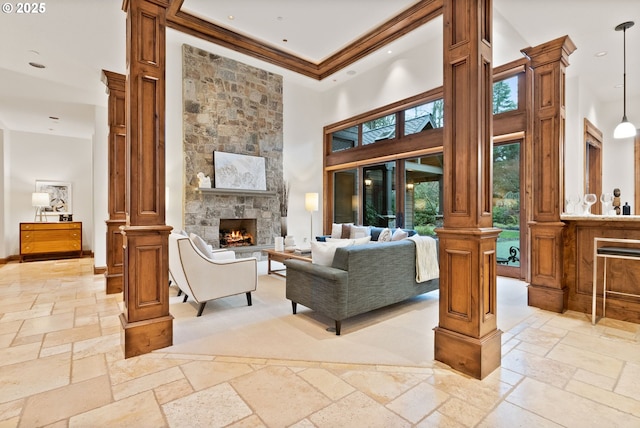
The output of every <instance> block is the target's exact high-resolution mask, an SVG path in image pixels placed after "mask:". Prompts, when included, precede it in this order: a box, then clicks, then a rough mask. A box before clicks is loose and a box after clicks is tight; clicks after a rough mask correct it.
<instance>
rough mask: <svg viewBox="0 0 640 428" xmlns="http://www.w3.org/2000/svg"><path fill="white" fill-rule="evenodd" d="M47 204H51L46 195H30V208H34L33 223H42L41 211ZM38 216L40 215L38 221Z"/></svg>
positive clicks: (35, 193) (37, 193) (36, 193)
mask: <svg viewBox="0 0 640 428" xmlns="http://www.w3.org/2000/svg"><path fill="white" fill-rule="evenodd" d="M49 203H51V201H50V199H49V194H48V193H44V192H42V193H40V192H34V193H32V194H31V206H33V207H36V215H35V217H34V218H33V221H41V222H42V211H44V207H48V206H49ZM38 214H39V215H40V220H38Z"/></svg>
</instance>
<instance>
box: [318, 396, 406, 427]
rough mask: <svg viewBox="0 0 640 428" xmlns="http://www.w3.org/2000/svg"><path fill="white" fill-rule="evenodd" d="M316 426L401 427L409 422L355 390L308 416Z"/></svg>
mask: <svg viewBox="0 0 640 428" xmlns="http://www.w3.org/2000/svg"><path fill="white" fill-rule="evenodd" d="M308 419H309V420H310V421H311V422H312V423H313V424H314V425H315V426H316V427H318V428H325V427H367V428H377V427H380V428H388V427H394V428H402V427H410V426H411V424H410V423H409V422H408V421H407V420H406V419H403V418H401V417H400V416H398V415H396V414H395V413H393V412H392V411H390V410H389V409H387V408H385V407H384V406H383V405H381V404H380V403H378V402H377V401H375V400H373V399H372V398H370V397H369V396H367V395H366V394H364V393H362V392H359V391H356V392H354V393H352V394H350V395H348V396H346V397H345V398H343V399H342V400H340V401H338V402H336V403H334V404H332V405H330V406H328V407H326V408H324V409H322V410H320V411H318V412H316V413H314V414H312V415H311V416H309V418H308Z"/></svg>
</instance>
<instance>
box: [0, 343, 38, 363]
mask: <svg viewBox="0 0 640 428" xmlns="http://www.w3.org/2000/svg"><path fill="white" fill-rule="evenodd" d="M39 353H40V342H36V343H29V344H27V345H18V346H12V347H10V348H4V349H0V366H8V365H10V364H16V363H21V362H23V361H29V360H34V359H36V358H38V354H39Z"/></svg>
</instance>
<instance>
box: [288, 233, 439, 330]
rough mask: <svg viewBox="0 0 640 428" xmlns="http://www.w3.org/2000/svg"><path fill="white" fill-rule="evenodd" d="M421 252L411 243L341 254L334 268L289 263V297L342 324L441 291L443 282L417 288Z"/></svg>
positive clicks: (352, 248) (345, 249)
mask: <svg viewBox="0 0 640 428" xmlns="http://www.w3.org/2000/svg"><path fill="white" fill-rule="evenodd" d="M415 251H416V246H415V243H414V242H413V241H412V240H410V239H404V240H401V241H392V242H383V243H371V244H365V245H355V246H349V247H342V248H337V249H336V253H335V256H334V259H333V265H332V266H321V265H317V264H314V263H309V262H305V261H300V260H286V261H285V262H284V264H285V265H286V267H287V282H286V297H287V299H289V300H291V305H292V308H293V313H294V314H295V313H296V311H297V305H298V304H301V305H304V306H306V307H308V308H310V309H313V310H314V311H316V312H319V313H321V314H323V315H325V316H327V317H329V318H331V319H333V320H335V329H336V334H337V335H339V334H340V327H341V323H342V320H344V319H346V318H349V317H352V316H354V315H359V314H362V313H365V312H368V311H371V310H374V309H378V308H382V307H384V306H387V305H391V304H393V303H397V302H401V301H403V300H406V299H409V298H411V297H414V296H418V295H420V294H423V293H427V292H430V291H433V290H436V289H438V287H439V279H438V278H436V279H432V280H430V281H426V282H422V283H417V282H416V266H415V263H416V262H415V260H416V255H415Z"/></svg>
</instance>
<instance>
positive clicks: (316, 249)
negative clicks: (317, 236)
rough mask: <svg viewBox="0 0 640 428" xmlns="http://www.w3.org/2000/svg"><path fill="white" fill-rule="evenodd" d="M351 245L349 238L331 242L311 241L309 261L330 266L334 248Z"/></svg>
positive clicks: (334, 251)
mask: <svg viewBox="0 0 640 428" xmlns="http://www.w3.org/2000/svg"><path fill="white" fill-rule="evenodd" d="M349 245H353V242H352V240H351V239H341V240H339V241H333V242H311V261H312V262H313V263H315V264H317V265H321V266H331V265H332V264H333V256H334V255H335V253H336V248H338V247H347V246H349Z"/></svg>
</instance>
